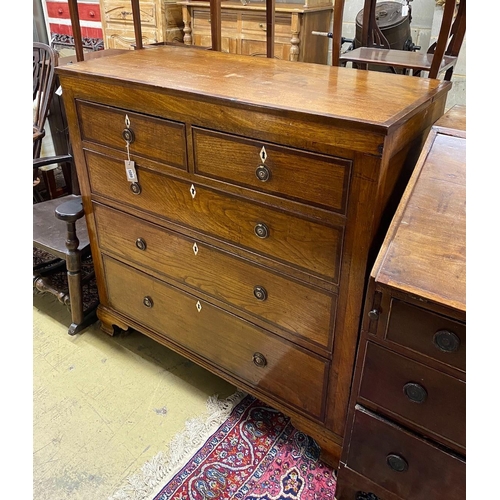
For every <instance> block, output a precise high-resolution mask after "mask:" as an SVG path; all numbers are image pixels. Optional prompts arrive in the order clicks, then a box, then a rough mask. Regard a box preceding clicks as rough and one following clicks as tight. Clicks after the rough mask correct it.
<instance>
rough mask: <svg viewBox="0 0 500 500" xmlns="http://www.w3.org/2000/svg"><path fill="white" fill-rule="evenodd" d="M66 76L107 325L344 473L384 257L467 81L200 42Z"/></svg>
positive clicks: (134, 54)
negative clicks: (404, 193) (381, 250)
mask: <svg viewBox="0 0 500 500" xmlns="http://www.w3.org/2000/svg"><path fill="white" fill-rule="evenodd" d="M130 68H134V70H135V72H134V75H133V77H132V78H131V74H130ZM58 74H59V77H60V79H61V85H62V88H63V99H64V104H65V108H66V110H67V114H68V121H69V127H70V134H71V143H72V145H73V150H74V155H75V161H76V164H77V169H78V178H79V181H80V186H81V190H82V195H83V203H84V207H85V214H86V217H87V226H88V228H89V233H90V238H91V244H92V253H93V258H94V264H95V269H96V275H97V280H98V288H99V298H100V305H99V311H98V315H99V318H100V320H101V322H102V327H103V329H104V330H105V331H106V332H108V333H111V334H112V333H113V331H114V327H120V328H122V329H128V328H134V329H136V330H138V331H140V332H142V333H143V334H145V335H148V336H150V337H151V338H153V339H155V340H156V341H158V342H160V343H162V344H164V345H166V346H168V347H170V348H172V349H174V350H176V351H177V352H179V353H181V354H182V355H184V356H186V357H188V358H189V359H191V360H192V361H194V362H196V363H198V364H200V365H201V366H204V367H206V368H207V369H209V370H211V371H213V372H214V373H216V374H218V375H220V376H221V377H223V378H225V379H227V380H229V381H231V382H232V383H233V384H234V385H236V386H237V387H239V388H241V389H242V390H245V391H247V392H249V393H251V394H253V395H255V396H256V397H258V398H261V400H263V401H265V402H267V403H269V404H271V405H272V406H274V407H275V408H277V409H279V410H281V411H283V412H284V413H286V414H287V415H289V416H290V417H291V418H292V420H293V422H294V424H295V425H296V427H297V428H299V429H301V430H303V431H304V432H305V433H306V434H309V435H310V436H312V437H313V438H314V439H315V440H316V441H317V442H318V444H319V445H320V446H321V448H322V454H323V458H324V459H325V460H327V461H329V462H330V463H331V464H332V465H334V466H336V465H338V461H339V458H340V450H341V445H342V438H343V435H344V425H345V419H346V412H347V402H348V397H349V391H350V387H351V377H352V373H353V367H354V356H355V348H356V344H357V339H358V333H359V320H360V317H361V312H362V301H363V292H364V284H365V279H366V275H367V273H368V269H369V268H370V267H371V265H370V264H371V254H373V255H374V251H375V249H376V248H377V246H378V245H379V242H380V241H381V237H380V235H381V234H382V232H383V229H384V228H386V227H387V225H388V223H387V224H386V220H389V219H388V218H390V216H391V215H392V206H395V205H396V204H397V201H398V200H399V197H400V196H401V190H400V183H401V182H402V181H403V185H404V181H406V180H407V179H408V176H409V172H411V170H412V169H413V167H414V165H415V162H416V159H417V157H418V154H419V152H420V149H421V148H422V144H423V141H424V138H425V136H426V134H427V133H428V131H429V129H430V127H431V126H432V124H433V123H434V122H435V121H436V120H437V119H438V118H439V117H440V116H441V115H442V114H443V110H444V105H445V101H446V96H447V93H448V91H449V89H450V87H451V83H450V82H440V81H438V80H426V79H424V78H414V77H407V76H400V75H389V74H384V73H377V72H371V71H353V70H351V69H348V68H338V67H331V66H328V65H322V64H308V63H304V64H293V63H290V62H288V61H281V60H277V59H268V58H254V57H247V56H242V55H236V54H224V53H221V52H215V51H211V50H197V49H194V48H190V47H185V46H183V45H180V46H174V45H162V46H158V47H153V48H148V49H144V50H134V51H126V52H125V53H123V54H120V55H116V56H113V57H109V58H106V60H104V59H95V60H92V61H87V62H85V63H82V64H72V65H67V66H63V67H59V68H58ZM294 81H297V82H300V85H290V82H294ZM308 96H314V98H308ZM126 140H128V141H129V143H130V144H129V152H130V158H131V160H133V161H134V162H135V169H136V176H137V178H136V179H135V180H134V177H132V179H131V181H129V178H128V177H127V175H126V170H125V164H124V161H125V160H127V158H128V155H127V147H126Z"/></svg>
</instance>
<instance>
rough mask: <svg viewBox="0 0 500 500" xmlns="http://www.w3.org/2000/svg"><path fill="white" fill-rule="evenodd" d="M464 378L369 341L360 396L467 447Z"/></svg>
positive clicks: (422, 428) (403, 420)
mask: <svg viewBox="0 0 500 500" xmlns="http://www.w3.org/2000/svg"><path fill="white" fill-rule="evenodd" d="M465 396H466V391H465V382H463V381H462V380H459V379H457V378H455V377H450V376H449V375H446V374H444V373H441V372H439V371H437V370H434V369H432V368H429V367H427V366H425V365H423V364H421V363H417V362H416V361H413V360H411V359H409V358H406V357H405V356H401V355H399V354H397V353H394V352H392V351H389V350H387V349H384V348H383V347H381V346H378V345H376V344H373V343H372V342H368V343H367V350H366V353H365V359H364V363H363V375H362V379H361V385H360V391H359V397H360V398H362V399H364V400H366V401H369V402H371V403H372V404H373V405H375V406H376V407H378V408H385V409H386V410H389V411H390V412H392V413H395V414H396V415H399V416H400V417H401V418H400V419H399V420H400V421H401V423H402V424H403V425H406V424H407V421H410V422H412V423H413V424H415V425H417V426H418V427H420V429H419V430H421V431H423V432H424V433H425V431H426V430H429V431H431V432H433V433H435V434H437V435H438V436H443V437H444V438H445V439H448V440H450V441H452V442H453V443H456V444H458V445H459V446H461V447H462V448H463V449H464V450H465V412H466V397H465Z"/></svg>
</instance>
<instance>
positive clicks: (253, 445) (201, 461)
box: [150, 396, 336, 500]
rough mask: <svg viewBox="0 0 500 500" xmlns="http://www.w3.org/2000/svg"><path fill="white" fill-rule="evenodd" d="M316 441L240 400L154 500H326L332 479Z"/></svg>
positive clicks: (258, 406) (259, 405)
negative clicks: (321, 457) (321, 458)
mask: <svg viewBox="0 0 500 500" xmlns="http://www.w3.org/2000/svg"><path fill="white" fill-rule="evenodd" d="M319 453H320V449H319V447H318V445H317V444H316V442H315V441H314V440H312V439H311V438H310V437H308V436H306V435H305V434H303V433H302V432H299V431H298V430H296V429H295V428H294V427H293V426H292V425H291V423H290V419H289V418H287V417H286V416H284V415H283V414H282V413H280V412H278V411H277V410H274V409H272V408H271V407H269V406H267V405H266V404H264V403H262V402H261V401H259V400H257V399H255V398H253V397H252V396H246V397H245V398H244V399H243V400H242V401H241V402H240V403H239V404H238V405H237V406H236V407H235V408H234V409H233V411H232V413H231V415H230V416H229V418H228V419H227V420H226V421H225V422H224V424H222V425H221V426H220V427H219V428H218V429H217V431H216V432H215V433H213V434H212V435H211V437H210V438H209V439H208V440H207V441H206V442H205V444H204V445H203V446H202V447H201V448H200V449H199V451H198V452H197V453H196V454H195V455H194V456H193V457H191V459H190V460H189V461H188V462H187V464H186V465H185V466H184V467H183V468H182V469H181V470H180V471H179V472H178V473H177V474H176V475H175V476H174V477H173V478H172V479H171V480H170V481H169V482H168V483H167V484H166V485H165V486H163V487H162V488H161V489H159V488H158V489H157V491H159V492H158V493H156V494H155V495H153V496H151V497H150V498H152V499H154V500H186V499H190V500H212V499H213V500H215V499H220V500H225V499H228V500H229V499H235V500H299V499H300V500H313V499H314V500H328V499H332V500H333V498H334V494H335V485H336V481H335V475H334V472H333V471H332V469H331V468H329V467H328V466H327V465H325V464H323V463H322V462H321V461H320V460H319Z"/></svg>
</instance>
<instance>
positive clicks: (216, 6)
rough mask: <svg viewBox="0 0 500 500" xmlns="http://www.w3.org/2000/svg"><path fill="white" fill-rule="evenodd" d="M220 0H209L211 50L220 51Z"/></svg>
mask: <svg viewBox="0 0 500 500" xmlns="http://www.w3.org/2000/svg"><path fill="white" fill-rule="evenodd" d="M220 1H221V0H210V30H211V33H212V50H217V51H218V52H220V51H221V29H222V27H221V5H220Z"/></svg>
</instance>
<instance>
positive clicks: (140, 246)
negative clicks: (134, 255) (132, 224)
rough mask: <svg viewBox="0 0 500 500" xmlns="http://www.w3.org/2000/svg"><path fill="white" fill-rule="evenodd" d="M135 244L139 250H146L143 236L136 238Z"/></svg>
mask: <svg viewBox="0 0 500 500" xmlns="http://www.w3.org/2000/svg"><path fill="white" fill-rule="evenodd" d="M135 246H136V247H137V248H138V249H139V250H146V241H145V240H144V239H143V238H137V240H136V242H135Z"/></svg>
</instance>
